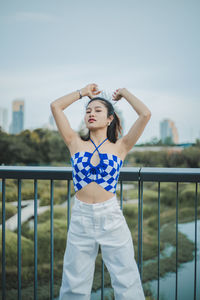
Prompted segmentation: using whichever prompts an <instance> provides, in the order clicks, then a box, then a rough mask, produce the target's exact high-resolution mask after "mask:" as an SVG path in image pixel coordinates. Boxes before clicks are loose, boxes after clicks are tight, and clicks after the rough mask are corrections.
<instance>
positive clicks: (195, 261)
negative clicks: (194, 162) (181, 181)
mask: <svg viewBox="0 0 200 300" xmlns="http://www.w3.org/2000/svg"><path fill="white" fill-rule="evenodd" d="M197 192H198V183H197V182H196V190H195V260H194V300H196V297H197V208H198V202H197Z"/></svg>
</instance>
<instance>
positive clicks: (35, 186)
mask: <svg viewBox="0 0 200 300" xmlns="http://www.w3.org/2000/svg"><path fill="white" fill-rule="evenodd" d="M34 300H37V179H34Z"/></svg>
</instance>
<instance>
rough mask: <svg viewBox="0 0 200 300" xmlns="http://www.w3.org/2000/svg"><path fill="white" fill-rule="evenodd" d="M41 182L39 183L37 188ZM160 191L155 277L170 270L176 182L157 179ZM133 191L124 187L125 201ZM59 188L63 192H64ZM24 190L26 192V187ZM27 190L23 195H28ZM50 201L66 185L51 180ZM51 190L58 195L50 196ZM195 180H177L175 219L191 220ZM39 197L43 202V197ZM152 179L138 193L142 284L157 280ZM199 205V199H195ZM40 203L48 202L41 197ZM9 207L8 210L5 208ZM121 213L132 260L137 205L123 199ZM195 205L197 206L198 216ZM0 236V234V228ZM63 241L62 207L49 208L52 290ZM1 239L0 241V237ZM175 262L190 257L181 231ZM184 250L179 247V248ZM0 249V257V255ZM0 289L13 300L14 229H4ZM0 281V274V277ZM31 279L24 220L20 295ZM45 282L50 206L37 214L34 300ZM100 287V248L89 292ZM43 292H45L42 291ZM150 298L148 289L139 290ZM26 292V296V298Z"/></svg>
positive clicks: (44, 295)
mask: <svg viewBox="0 0 200 300" xmlns="http://www.w3.org/2000/svg"><path fill="white" fill-rule="evenodd" d="M14 183H15V181H14V180H11V179H10V180H7V184H8V186H10V187H12V186H14ZM40 184H41V186H40ZM160 185H161V194H160V225H161V230H160V250H161V256H162V257H161V260H160V276H164V275H165V274H166V272H169V271H172V272H173V271H174V270H175V256H176V253H175V243H176V239H175V238H176V230H175V220H176V212H175V206H176V203H175V202H176V183H168V182H161V184H160ZM22 186H23V190H24V191H25V190H26V188H27V189H28V190H29V189H30V188H31V180H23V185H22ZM39 186H40V187H39V193H40V199H41V200H42V199H44V198H43V196H42V195H43V191H44V193H45V194H47V195H49V197H50V188H49V182H48V181H46V180H43V181H42V180H41V182H39ZM132 186H133V189H131V190H127V191H124V195H126V199H129V200H130V199H136V198H137V193H138V186H137V183H136V182H135V183H134V184H133V183H132ZM64 191H65V192H64ZM29 192H30V191H29ZM29 192H28V191H26V192H25V194H26V193H27V194H29ZM54 192H55V199H57V200H56V202H57V203H61V199H59V198H62V195H65V196H63V198H62V201H65V200H66V195H67V185H66V182H64V181H55V190H54ZM56 193H58V194H57V195H56ZM194 199H195V184H194V183H179V213H178V218H179V222H181V223H182V222H189V221H192V220H194ZM43 201H44V200H43ZM157 201H158V183H151V182H145V183H144V192H143V259H144V266H143V282H144V283H146V282H148V281H149V280H152V279H156V278H157V247H158V215H157V213H158V204H157ZM198 203H199V202H198ZM45 204H46V205H49V198H48V197H47V196H46V199H45ZM6 209H7V211H8V212H7V214H9V215H12V214H13V213H16V208H14V211H13V210H12V209H11V204H9V203H6ZM10 211H11V212H10ZM123 213H124V216H125V218H126V221H127V224H128V226H129V228H130V231H131V233H132V237H133V242H134V249H135V258H136V259H137V239H138V227H137V222H138V207H137V203H135V201H133V202H132V203H126V201H124V203H123ZM199 213H200V207H198V215H199ZM0 237H1V232H0ZM66 239H67V206H66V207H60V206H56V205H55V206H54V293H55V296H57V295H58V293H59V288H60V284H61V276H62V267H63V256H64V251H65V246H66ZM0 242H1V241H0ZM178 242H179V253H178V257H179V260H178V265H180V264H181V263H183V262H186V261H189V260H192V259H193V250H194V245H193V243H192V242H191V241H189V240H188V239H187V237H186V236H185V235H183V234H182V233H179V235H178ZM168 246H171V247H172V249H173V250H172V252H171V254H170V255H169V256H166V254H165V249H166V248H167V247H168ZM183 249H184V251H183ZM1 251H2V250H1V249H0V255H2V253H1ZM6 278H7V280H6V289H7V299H8V300H9V299H14V298H15V297H16V295H17V232H10V231H9V230H7V231H6ZM0 280H1V278H0ZM104 280H105V286H108V287H109V286H110V285H111V281H110V275H109V273H108V271H107V268H106V266H105V279H104ZM33 282H34V229H33V225H31V223H30V222H26V223H24V224H23V225H22V299H25V298H27V297H29V299H33V292H32V291H33ZM49 282H50V210H48V211H46V212H44V213H43V214H41V215H39V216H38V295H39V299H42V300H45V299H49V293H50V292H49V291H50V287H49ZM100 285H101V251H100V248H99V253H98V255H97V259H96V265H95V274H94V281H93V290H97V289H99V288H100ZM44 290H45V292H44ZM145 293H146V295H148V296H149V297H150V298H149V299H151V296H150V294H149V291H148V290H146V291H145ZM30 295H32V296H30Z"/></svg>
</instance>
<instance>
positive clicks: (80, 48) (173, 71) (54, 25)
mask: <svg viewBox="0 0 200 300" xmlns="http://www.w3.org/2000/svg"><path fill="white" fill-rule="evenodd" d="M199 15H200V1H199V0H190V1H188V0H187V1H186V0H180V1H178V0H166V1H164V0H163V1H161V0H146V1H144V0H141V1H135V0H124V1H118V0H101V1H94V0H93V1H92V0H91V1H88V0H84V1H81V0H79V1H74V0H67V1H66V0H59V1H52V0H42V1H41V0H40V1H38V0H37V1H27V0H23V1H22V0H18V1H0V37H1V47H0V58H1V59H0V106H1V107H5V108H7V109H8V110H9V123H10V121H11V108H12V101H13V100H15V99H21V98H22V99H24V100H25V128H30V129H33V128H36V127H41V126H42V125H43V124H44V123H46V122H47V121H48V118H49V116H50V114H51V111H50V103H51V102H52V101H53V100H55V99H57V98H58V97H61V96H63V95H65V94H67V93H70V92H72V91H74V90H76V89H78V88H82V87H84V86H85V85H87V84H89V83H92V82H95V83H97V84H98V85H99V87H100V88H102V89H104V90H105V91H107V92H108V93H110V94H112V92H113V91H114V90H115V89H117V88H121V87H126V88H127V89H128V90H129V91H130V92H132V93H133V94H134V95H135V96H136V97H138V98H139V99H141V100H142V101H143V102H144V103H145V104H146V105H147V106H148V107H149V109H150V110H151V112H152V117H151V119H150V121H149V123H148V125H147V126H146V128H145V130H144V132H143V134H142V136H141V137H140V138H139V140H138V143H141V142H145V141H149V140H151V139H152V138H153V137H157V138H159V137H160V133H159V123H160V121H162V120H163V119H164V118H169V119H171V120H173V121H174V122H175V125H176V127H177V129H178V133H179V142H188V141H195V138H200V84H199V82H200V80H199V79H200V33H199V28H200V18H199ZM87 101H88V98H87V97H86V98H84V99H82V100H79V101H77V102H76V103H74V104H73V105H72V106H71V107H70V108H68V109H66V110H65V113H66V115H67V116H68V118H69V120H70V123H71V126H72V127H73V128H74V129H75V130H77V129H78V127H79V125H80V121H81V119H82V118H83V113H84V107H85V105H86V103H87ZM116 106H117V107H118V108H119V109H120V110H121V111H122V113H123V117H124V119H125V132H127V131H128V129H129V128H130V126H131V125H132V123H133V122H134V121H135V120H136V119H137V114H136V112H135V111H134V110H133V109H132V108H131V106H130V105H129V104H128V103H127V102H126V100H125V99H123V100H121V101H119V102H118V103H117V104H116Z"/></svg>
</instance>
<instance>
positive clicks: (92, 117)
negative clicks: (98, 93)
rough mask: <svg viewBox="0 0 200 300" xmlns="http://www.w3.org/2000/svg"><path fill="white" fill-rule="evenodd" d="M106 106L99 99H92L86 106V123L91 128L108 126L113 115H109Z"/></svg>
mask: <svg viewBox="0 0 200 300" xmlns="http://www.w3.org/2000/svg"><path fill="white" fill-rule="evenodd" d="M107 113H108V111H107V108H106V106H105V105H104V104H103V103H102V102H101V101H98V100H94V101H92V102H91V103H90V104H89V105H88V106H87V108H86V113H85V118H84V120H85V124H86V126H87V128H88V129H89V130H91V129H97V128H104V127H107V126H108V122H111V120H112V118H113V116H109V117H107Z"/></svg>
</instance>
